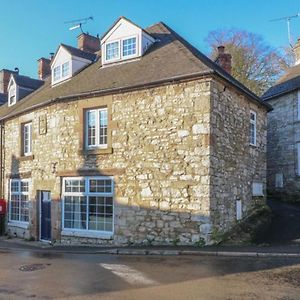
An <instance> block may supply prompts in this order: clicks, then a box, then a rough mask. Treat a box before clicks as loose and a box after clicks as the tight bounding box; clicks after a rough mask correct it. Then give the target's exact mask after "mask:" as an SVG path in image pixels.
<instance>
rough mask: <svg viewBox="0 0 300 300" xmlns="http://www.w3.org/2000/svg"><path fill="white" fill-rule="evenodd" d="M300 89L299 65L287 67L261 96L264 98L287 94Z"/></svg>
mask: <svg viewBox="0 0 300 300" xmlns="http://www.w3.org/2000/svg"><path fill="white" fill-rule="evenodd" d="M297 89H300V65H297V66H293V67H291V68H289V69H288V70H287V71H286V73H285V74H284V75H283V76H282V77H281V78H280V79H279V80H278V81H277V82H276V84H275V85H274V86H272V87H271V88H269V89H268V90H267V91H266V92H265V93H264V94H263V96H262V98H263V99H264V100H269V99H272V98H274V97H279V96H281V95H284V94H287V93H289V92H292V91H294V90H297Z"/></svg>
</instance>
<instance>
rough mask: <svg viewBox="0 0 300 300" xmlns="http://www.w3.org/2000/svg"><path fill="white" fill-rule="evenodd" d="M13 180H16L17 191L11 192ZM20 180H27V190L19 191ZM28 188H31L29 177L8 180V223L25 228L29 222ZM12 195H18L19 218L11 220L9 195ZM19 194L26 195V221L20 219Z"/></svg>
mask: <svg viewBox="0 0 300 300" xmlns="http://www.w3.org/2000/svg"><path fill="white" fill-rule="evenodd" d="M13 182H18V189H19V191H18V192H12V191H11V186H12V183H13ZM21 182H27V183H28V191H27V192H22V191H21ZM30 189H31V180H30V179H11V180H10V181H9V207H8V221H9V224H8V225H16V226H18V227H22V228H27V226H28V224H29V219H30V213H29V202H30V198H29V195H30ZM12 195H18V196H19V201H20V203H19V213H18V214H19V220H12V219H11V201H12V200H11V196H12ZM21 195H25V196H28V221H21Z"/></svg>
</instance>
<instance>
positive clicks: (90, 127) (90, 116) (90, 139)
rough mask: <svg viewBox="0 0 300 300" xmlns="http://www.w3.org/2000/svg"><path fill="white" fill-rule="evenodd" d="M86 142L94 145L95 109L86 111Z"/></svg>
mask: <svg viewBox="0 0 300 300" xmlns="http://www.w3.org/2000/svg"><path fill="white" fill-rule="evenodd" d="M87 143H88V146H95V145H96V111H88V112H87Z"/></svg>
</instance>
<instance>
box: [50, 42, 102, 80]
mask: <svg viewBox="0 0 300 300" xmlns="http://www.w3.org/2000/svg"><path fill="white" fill-rule="evenodd" d="M95 39H96V40H97V38H95ZM96 57H97V56H96V54H94V53H90V52H85V51H82V50H80V49H77V48H74V47H71V46H67V45H64V44H61V45H60V46H59V48H58V50H57V52H56V54H55V56H54V58H53V59H52V61H51V72H52V85H56V84H58V83H61V82H63V81H65V80H67V79H70V78H71V77H72V76H73V75H74V74H76V73H77V72H78V71H80V70H81V69H83V68H84V67H86V66H87V65H89V64H90V63H92V62H94V61H95V60H96Z"/></svg>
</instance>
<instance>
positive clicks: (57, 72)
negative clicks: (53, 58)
mask: <svg viewBox="0 0 300 300" xmlns="http://www.w3.org/2000/svg"><path fill="white" fill-rule="evenodd" d="M59 79H60V66H57V67H55V68H54V69H53V81H58V80H59Z"/></svg>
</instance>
